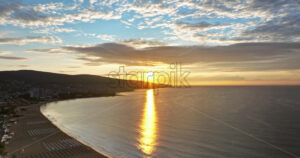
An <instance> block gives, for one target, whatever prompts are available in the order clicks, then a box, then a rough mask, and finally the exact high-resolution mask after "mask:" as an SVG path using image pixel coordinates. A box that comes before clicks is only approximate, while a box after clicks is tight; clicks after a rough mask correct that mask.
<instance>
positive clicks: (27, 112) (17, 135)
mask: <svg viewBox="0 0 300 158" xmlns="http://www.w3.org/2000/svg"><path fill="white" fill-rule="evenodd" d="M18 114H19V115H21V116H20V117H18V118H17V122H16V123H15V124H13V125H12V126H11V127H10V128H9V129H10V131H11V132H13V133H14V135H13V137H12V139H11V140H10V141H9V144H7V145H6V146H5V152H6V153H7V154H6V155H7V157H16V158H19V157H20V158H65V157H72V158H104V157H105V156H104V155H102V154H100V153H98V152H96V151H94V150H93V149H91V148H90V147H88V146H86V145H84V144H82V143H80V142H79V141H77V140H75V139H74V138H72V137H70V136H68V135H67V134H65V133H63V132H62V131H60V130H59V129H58V128H57V127H55V126H54V125H53V124H52V123H51V122H50V121H49V120H48V119H47V118H45V116H44V115H43V114H41V112H40V105H31V106H22V107H18Z"/></svg>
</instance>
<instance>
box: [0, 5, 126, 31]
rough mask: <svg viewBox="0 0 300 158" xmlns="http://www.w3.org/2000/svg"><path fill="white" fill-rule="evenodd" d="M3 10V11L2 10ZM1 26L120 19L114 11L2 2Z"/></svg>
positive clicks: (34, 25) (48, 24) (0, 7)
mask: <svg viewBox="0 0 300 158" xmlns="http://www.w3.org/2000/svg"><path fill="white" fill-rule="evenodd" d="M2 8H3V9H2ZM0 10H1V11H0V20H1V21H0V24H2V25H8V24H11V25H14V26H22V27H26V26H30V27H38V26H52V25H63V24H64V23H73V22H93V21H94V20H96V19H104V20H110V19H119V18H120V16H119V15H115V14H114V13H113V12H112V11H99V10H92V9H81V8H79V7H78V6H77V4H76V3H75V4H74V6H66V5H65V4H64V3H48V4H38V5H25V4H22V3H21V1H17V0H13V1H12V2H5V1H0Z"/></svg>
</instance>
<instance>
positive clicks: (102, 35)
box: [96, 34, 115, 41]
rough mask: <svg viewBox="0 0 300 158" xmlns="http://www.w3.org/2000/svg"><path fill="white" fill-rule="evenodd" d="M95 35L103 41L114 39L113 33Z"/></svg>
mask: <svg viewBox="0 0 300 158" xmlns="http://www.w3.org/2000/svg"><path fill="white" fill-rule="evenodd" d="M96 37H97V38H99V39H101V40H104V41H113V40H114V39H115V37H114V36H113V35H107V34H101V35H97V36H96Z"/></svg>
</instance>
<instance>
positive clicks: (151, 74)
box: [146, 72, 154, 80]
mask: <svg viewBox="0 0 300 158" xmlns="http://www.w3.org/2000/svg"><path fill="white" fill-rule="evenodd" d="M146 76H147V79H148V80H153V78H154V73H153V72H147V75H146Z"/></svg>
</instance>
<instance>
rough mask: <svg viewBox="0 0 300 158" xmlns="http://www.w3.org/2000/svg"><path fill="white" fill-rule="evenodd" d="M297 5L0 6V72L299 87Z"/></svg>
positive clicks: (81, 2) (214, 1)
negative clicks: (136, 75)
mask: <svg viewBox="0 0 300 158" xmlns="http://www.w3.org/2000/svg"><path fill="white" fill-rule="evenodd" d="M299 61H300V1H298V0H230V1H229V0H228V1H227V0H170V1H162V0H153V1H143V0H65V1H59V0H39V1H36V0H9V1H8V0H0V71H7V70H24V69H28V70H39V71H48V72H55V73H64V74H93V75H102V76H107V74H109V73H110V72H115V71H119V69H120V66H121V67H124V69H125V71H126V72H132V71H135V72H149V71H157V72H168V73H170V72H172V71H173V70H174V65H175V66H176V68H180V70H181V71H183V72H188V73H189V75H188V76H187V80H188V82H189V84H191V85H294V84H300V62H299Z"/></svg>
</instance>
